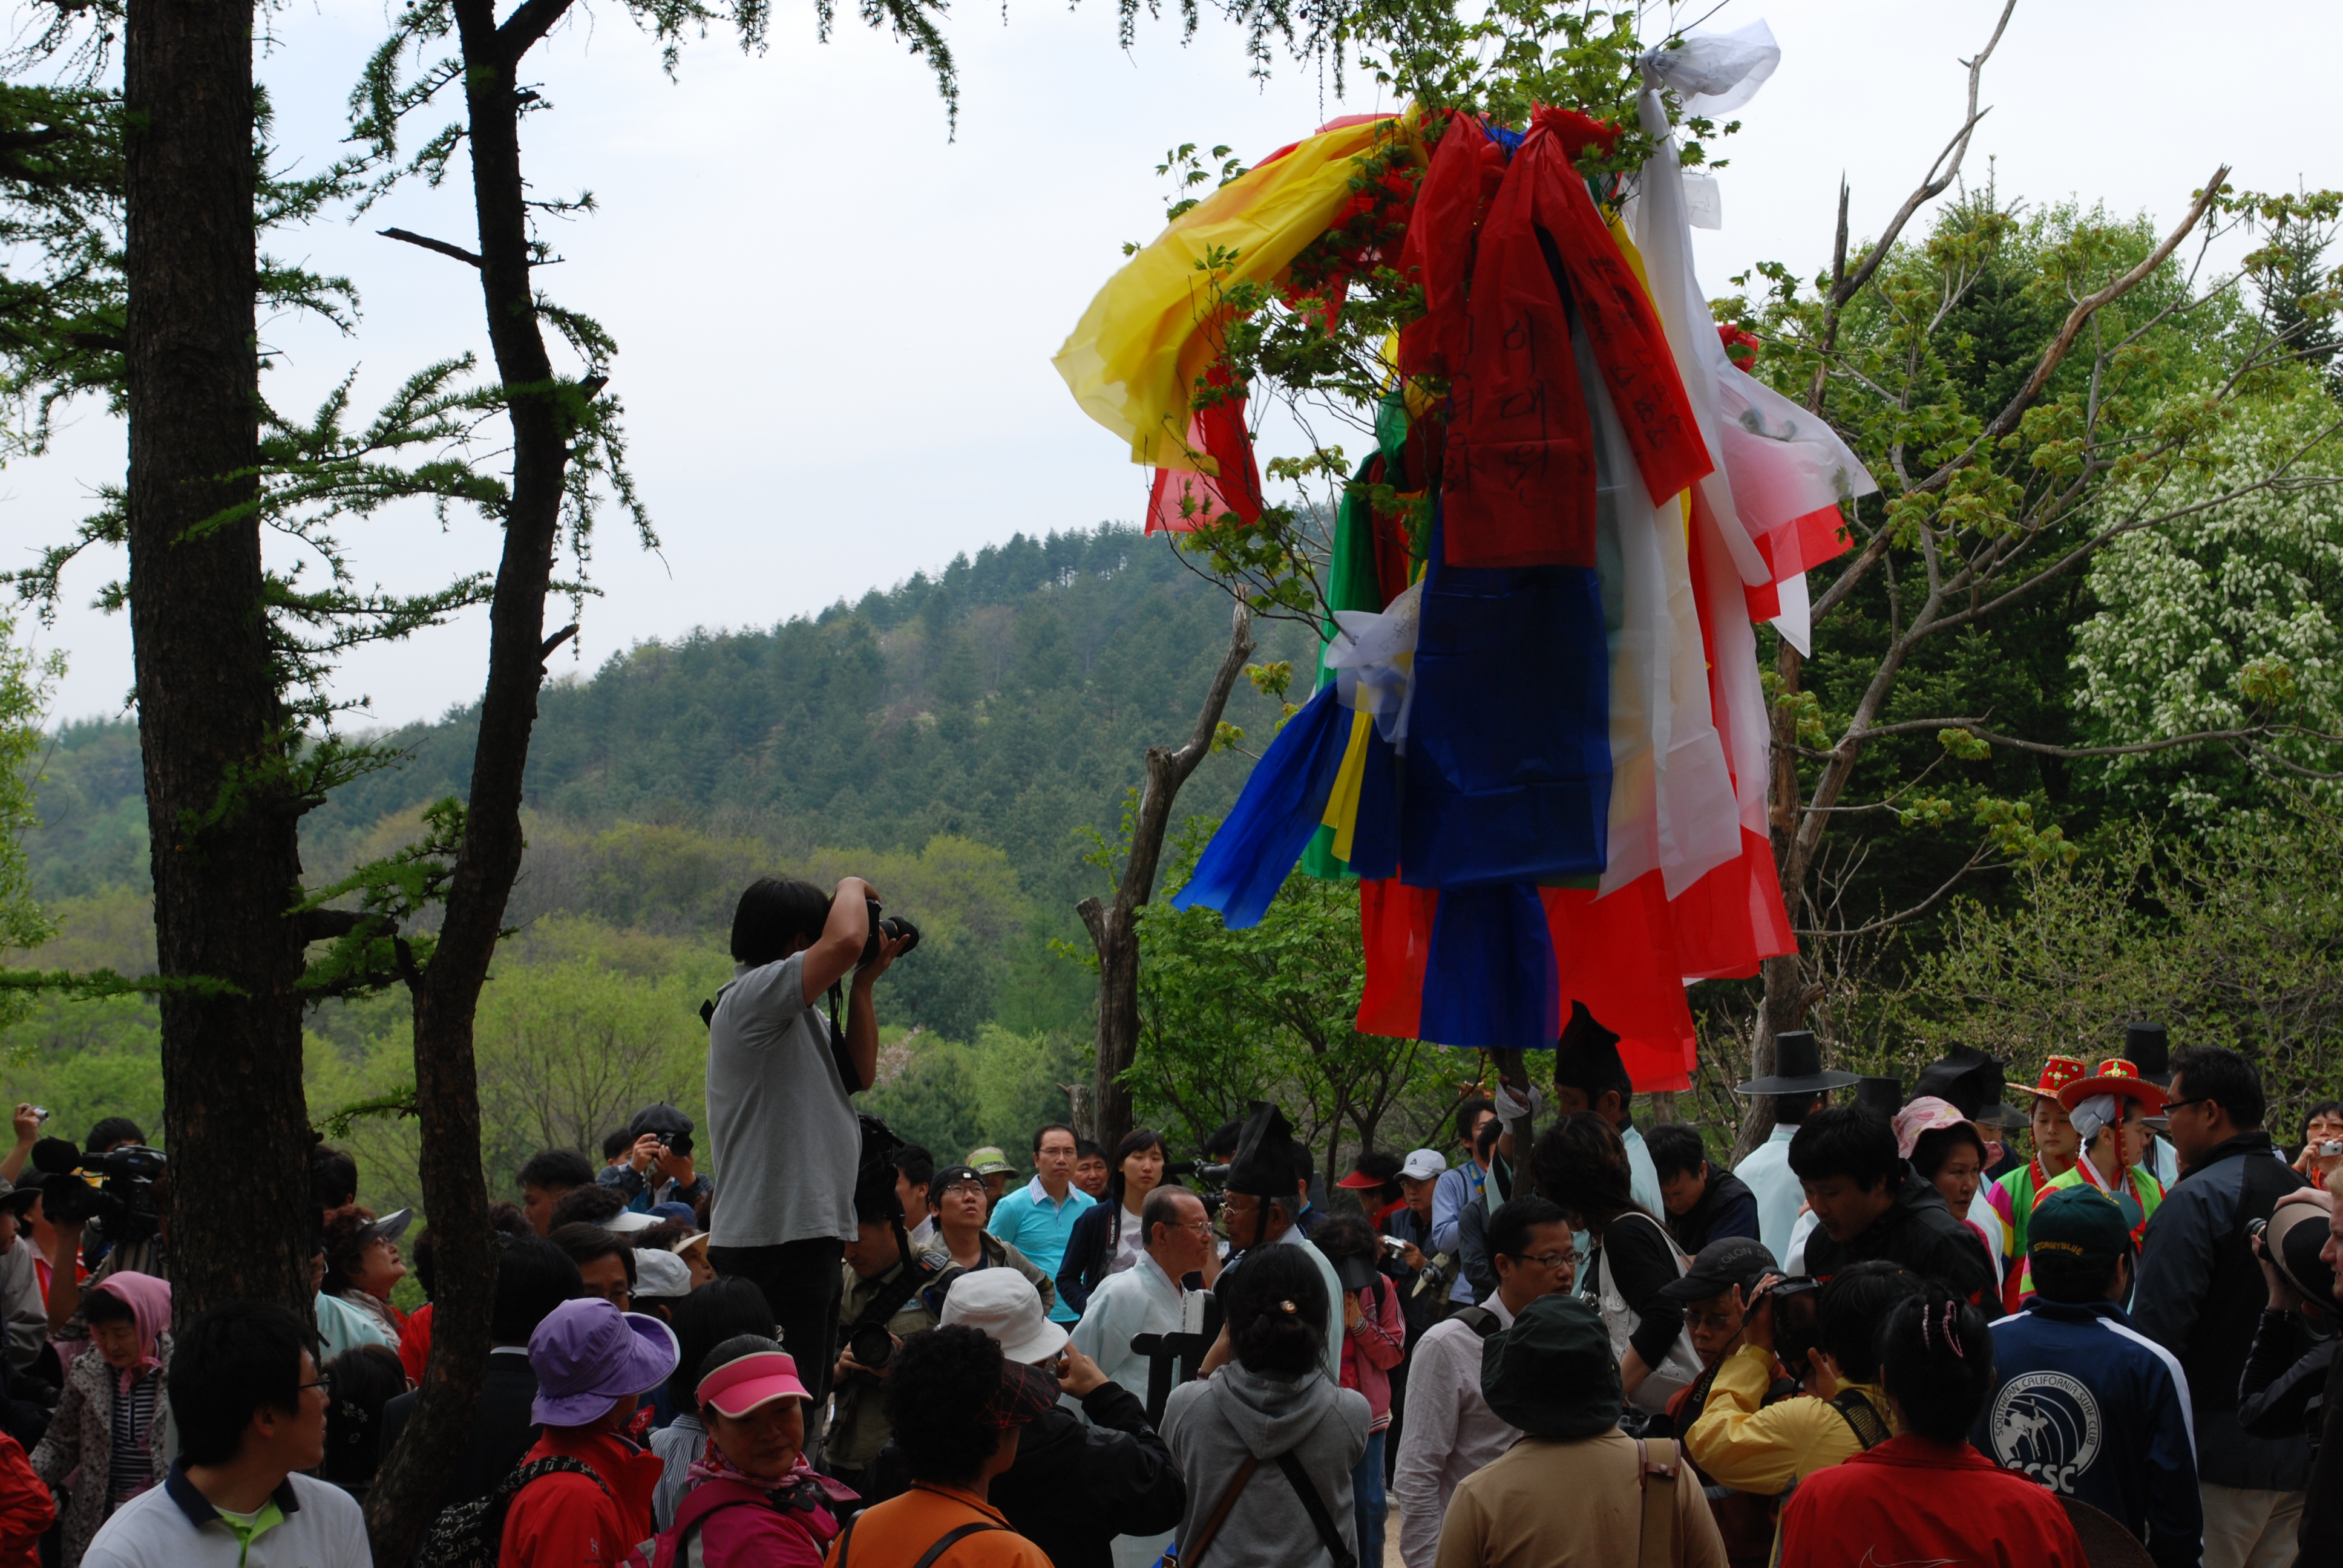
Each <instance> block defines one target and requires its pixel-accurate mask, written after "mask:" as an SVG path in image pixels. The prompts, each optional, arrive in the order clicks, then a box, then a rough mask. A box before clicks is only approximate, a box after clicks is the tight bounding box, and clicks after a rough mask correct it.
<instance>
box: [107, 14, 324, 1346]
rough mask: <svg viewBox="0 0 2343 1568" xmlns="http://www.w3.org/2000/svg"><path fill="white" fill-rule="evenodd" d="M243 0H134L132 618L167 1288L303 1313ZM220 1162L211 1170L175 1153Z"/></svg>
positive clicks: (287, 835) (295, 816) (291, 855)
mask: <svg viewBox="0 0 2343 1568" xmlns="http://www.w3.org/2000/svg"><path fill="white" fill-rule="evenodd" d="M252 25H253V6H252V3H251V0H130V5H129V7H128V15H127V17H126V29H125V36H124V45H123V67H124V79H123V90H124V103H125V107H126V110H127V115H126V119H127V121H128V124H129V126H130V129H129V131H128V133H127V135H126V148H125V153H126V156H125V160H124V175H125V192H124V195H125V206H126V213H127V222H128V233H127V245H126V260H125V266H126V274H127V282H128V296H129V297H128V313H127V320H126V340H127V355H126V379H127V387H126V397H127V400H128V407H129V433H130V464H129V482H128V522H129V553H130V579H129V580H130V628H131V638H132V645H133V649H134V654H135V658H136V670H137V682H138V731H139V742H140V749H141V752H142V756H143V759H144V762H145V770H146V810H147V822H148V833H149V839H150V843H151V846H152V855H153V864H154V879H155V935H156V957H157V959H158V961H159V967H160V970H161V973H162V975H163V976H164V978H165V979H166V980H167V981H179V982H187V981H199V982H212V984H213V985H214V987H215V994H210V995H205V994H202V993H201V992H200V991H198V990H191V989H186V987H184V986H183V987H182V988H180V989H176V990H170V991H166V994H165V995H164V996H163V998H162V1001H161V1012H162V1036H163V1103H164V1113H163V1121H164V1127H165V1129H166V1141H167V1143H168V1147H169V1150H170V1156H171V1161H172V1167H173V1169H174V1171H177V1172H179V1173H180V1175H179V1179H178V1180H176V1181H172V1182H171V1183H170V1187H169V1192H168V1210H167V1223H168V1227H169V1232H168V1233H169V1239H170V1241H172V1242H173V1243H174V1245H173V1248H172V1259H171V1274H172V1282H173V1286H174V1291H173V1306H174V1309H175V1312H176V1315H177V1317H178V1319H179V1320H180V1321H181V1322H185V1321H186V1320H187V1319H189V1318H191V1317H193V1316H195V1315H196V1314H197V1313H200V1312H204V1311H206V1310H207V1309H209V1308H211V1307H214V1306H216V1305H218V1304H219V1303H221V1302H226V1301H231V1300H236V1299H256V1300H262V1301H278V1302H286V1303H287V1305H290V1306H293V1307H295V1308H297V1310H299V1311H300V1312H303V1313H304V1314H305V1315H306V1314H307V1312H308V1311H309V1302H310V1297H311V1292H310V1289H309V1247H308V1243H307V1231H308V1214H307V1210H308V1198H309V1183H308V1147H307V1138H306V1136H305V1134H306V1132H307V1124H308V1115H307V1104H306V1101H304V1099H303V1095H302V1090H301V1003H300V1000H299V999H298V996H297V993H296V992H295V990H294V982H295V980H297V979H298V977H299V975H300V971H301V955H302V947H303V943H302V940H301V939H300V936H299V934H298V933H297V930H296V928H295V925H294V923H293V922H292V921H291V920H288V919H287V916H286V911H287V910H288V909H289V908H290V907H291V906H292V905H293V903H294V902H295V901H296V900H297V898H298V897H299V892H298V888H299V882H300V874H301V862H300V848H299V839H298V829H299V807H298V805H297V803H296V802H294V801H292V800H290V799H288V798H287V797H288V791H287V789H285V787H284V784H283V773H282V768H283V764H284V762H285V761H286V759H287V752H288V747H289V743H290V737H289V736H288V734H287V714H286V713H285V711H284V708H283V705H282V702H281V700H280V697H279V692H278V685H277V671H276V668H275V666H274V663H273V661H272V659H271V657H270V650H269V646H268V628H267V623H266V614H265V611H264V608H263V605H262V581H261V562H260V528H259V524H258V522H257V520H256V519H255V518H252V517H250V516H245V517H241V518H235V519H233V520H226V521H219V522H217V524H216V526H206V525H207V522H209V521H211V520H213V519H216V518H218V515H219V514H220V513H221V512H222V511H223V510H224V509H225V508H230V507H233V506H236V505H237V504H239V503H242V502H246V501H248V500H250V498H252V496H253V494H254V492H255V487H254V483H253V481H252V480H251V479H250V478H249V477H246V478H242V479H236V480H224V479H222V478H221V477H220V476H222V475H226V474H231V473H236V472H239V471H242V472H245V473H246V474H248V473H249V471H250V469H251V467H252V466H253V464H254V462H255V461H256V457H257V455H258V449H259V426H258V394H259V387H258V370H257V360H256V350H255V347H254V338H255V322H254V312H253V294H254V285H255V281H256V260H255V245H254V234H253V194H254V177H255V173H254V163H253V117H252V116H253V85H252ZM190 1171H206V1172H210V1173H212V1174H211V1175H210V1176H208V1177H203V1178H196V1177H191V1176H189V1175H188V1174H186V1173H187V1172H190Z"/></svg>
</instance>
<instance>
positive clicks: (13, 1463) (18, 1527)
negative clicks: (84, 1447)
mask: <svg viewBox="0 0 2343 1568" xmlns="http://www.w3.org/2000/svg"><path fill="white" fill-rule="evenodd" d="M56 1518H57V1509H56V1504H55V1503H54V1502H52V1501H51V1500H50V1497H49V1489H48V1486H47V1484H46V1483H44V1482H43V1481H42V1480H41V1478H40V1477H39V1476H37V1475H35V1474H34V1473H33V1465H32V1462H31V1461H30V1460H28V1459H26V1458H25V1450H24V1448H23V1446H22V1445H21V1444H19V1443H18V1442H17V1441H16V1440H15V1438H13V1437H10V1436H9V1435H8V1434H7V1433H5V1432H0V1568H40V1562H41V1537H42V1535H43V1534H45V1533H46V1532H47V1530H48V1528H49V1526H50V1525H52V1524H54V1523H56Z"/></svg>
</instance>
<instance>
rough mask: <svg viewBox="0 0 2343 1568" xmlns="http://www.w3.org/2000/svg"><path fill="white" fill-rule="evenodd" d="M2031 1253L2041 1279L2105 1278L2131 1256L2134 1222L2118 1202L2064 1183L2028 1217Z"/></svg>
mask: <svg viewBox="0 0 2343 1568" xmlns="http://www.w3.org/2000/svg"><path fill="white" fill-rule="evenodd" d="M2129 1256H2131V1227H2130V1226H2129V1225H2127V1224H2126V1223H2124V1217H2123V1211H2122V1210H2121V1209H2118V1208H2117V1207H2116V1205H2115V1201H2114V1200H2113V1199H2111V1198H2108V1197H2107V1195H2106V1194H2104V1193H2102V1192H2099V1191H2095V1190H2094V1189H2092V1188H2089V1187H2061V1188H2059V1189H2057V1190H2056V1191H2053V1192H2052V1193H2051V1194H2050V1195H2049V1196H2048V1197H2046V1198H2045V1199H2043V1200H2042V1201H2041V1202H2040V1203H2038V1204H2036V1206H2035V1210H2034V1213H2033V1216H2032V1217H2031V1218H2030V1219H2028V1220H2027V1221H2026V1257H2027V1259H2028V1260H2029V1261H2031V1262H2032V1263H2033V1265H2034V1277H2035V1279H2036V1281H2037V1282H2060V1283H2071V1284H2076V1285H2081V1286H2086V1287H2088V1286H2095V1285H2097V1284H2100V1283H2103V1282H2105V1281H2106V1279H2107V1273H2108V1271H2110V1270H2112V1269H2113V1268H2114V1267H2115V1266H2116V1260H2117V1259H2118V1258H2127V1257H2129Z"/></svg>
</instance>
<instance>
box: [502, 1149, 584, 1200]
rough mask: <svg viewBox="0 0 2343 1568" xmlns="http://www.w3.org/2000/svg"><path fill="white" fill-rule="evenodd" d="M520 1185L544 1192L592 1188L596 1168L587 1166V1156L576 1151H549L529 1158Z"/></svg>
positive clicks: (521, 1174)
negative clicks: (571, 1188) (572, 1188)
mask: <svg viewBox="0 0 2343 1568" xmlns="http://www.w3.org/2000/svg"><path fill="white" fill-rule="evenodd" d="M520 1184H521V1185H522V1186H524V1187H535V1188H537V1189H538V1191H544V1192H551V1191H557V1190H558V1189H560V1188H563V1187H591V1186H592V1185H593V1184H594V1167H592V1166H591V1165H588V1164H587V1163H586V1156H584V1155H583V1154H580V1153H578V1151H576V1150H575V1149H548V1150H547V1151H545V1152H544V1153H542V1154H532V1155H530V1156H529V1160H528V1164H526V1165H524V1166H522V1167H521V1168H520Z"/></svg>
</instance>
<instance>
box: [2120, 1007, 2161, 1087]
mask: <svg viewBox="0 0 2343 1568" xmlns="http://www.w3.org/2000/svg"><path fill="white" fill-rule="evenodd" d="M2123 1054H2124V1060H2126V1061H2128V1062H2130V1063H2131V1064H2132V1065H2133V1066H2134V1067H2137V1068H2138V1069H2139V1075H2140V1076H2141V1077H2142V1078H2145V1079H2147V1081H2149V1082H2150V1083H2154V1084H2158V1085H2161V1086H2162V1087H2164V1088H2166V1089H2169V1088H2171V1087H2172V1037H2171V1036H2170V1035H2168V1034H2167V1033H2166V1032H2165V1030H2164V1026H2163V1025H2162V1024H2160V1023H2132V1024H2126V1025H2125V1026H2124V1049H2123Z"/></svg>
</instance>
